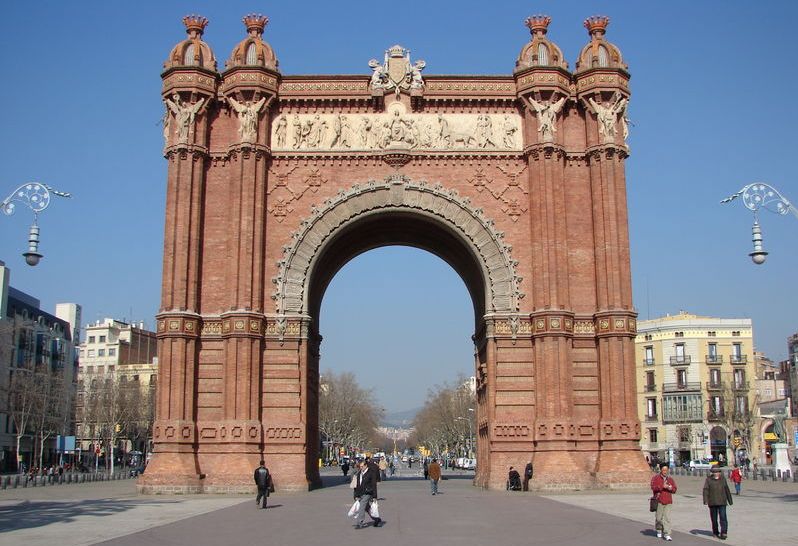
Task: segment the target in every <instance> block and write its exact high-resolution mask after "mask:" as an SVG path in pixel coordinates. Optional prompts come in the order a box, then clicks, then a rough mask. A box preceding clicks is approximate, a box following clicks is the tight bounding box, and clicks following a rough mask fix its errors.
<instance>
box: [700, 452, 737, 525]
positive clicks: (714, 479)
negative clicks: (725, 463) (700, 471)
mask: <svg viewBox="0 0 798 546" xmlns="http://www.w3.org/2000/svg"><path fill="white" fill-rule="evenodd" d="M704 504H705V505H706V506H709V519H710V521H711V522H712V534H713V535H715V537H716V538H719V539H721V540H726V532H727V531H728V530H729V521H728V519H727V518H726V506H727V505H729V506H731V505H732V504H734V500H733V499H732V494H731V491H730V490H729V482H727V481H726V478H725V477H724V476H723V472H721V470H720V468H718V467H717V466H713V467H712V471H711V472H710V473H709V476H707V479H706V481H705V482H704ZM718 520H720V528H718Z"/></svg>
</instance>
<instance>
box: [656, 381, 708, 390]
mask: <svg viewBox="0 0 798 546" xmlns="http://www.w3.org/2000/svg"><path fill="white" fill-rule="evenodd" d="M700 390H701V382H700V381H688V382H686V383H663V385H662V392H682V391H700Z"/></svg>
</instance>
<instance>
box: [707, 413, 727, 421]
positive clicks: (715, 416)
mask: <svg viewBox="0 0 798 546" xmlns="http://www.w3.org/2000/svg"><path fill="white" fill-rule="evenodd" d="M725 418H726V413H725V412H723V411H711V410H710V411H708V412H707V421H709V422H710V423H717V422H719V421H723V420H724V419H725Z"/></svg>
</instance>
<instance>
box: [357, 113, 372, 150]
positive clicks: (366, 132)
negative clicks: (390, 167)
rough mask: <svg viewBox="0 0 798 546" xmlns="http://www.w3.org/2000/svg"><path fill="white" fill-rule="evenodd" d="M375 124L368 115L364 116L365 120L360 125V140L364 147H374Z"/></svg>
mask: <svg viewBox="0 0 798 546" xmlns="http://www.w3.org/2000/svg"><path fill="white" fill-rule="evenodd" d="M374 137H375V135H374V124H372V122H371V119H369V117H368V116H363V121H362V123H361V125H360V142H361V143H362V144H363V147H364V148H367V149H371V148H373V147H374V140H375V138H374Z"/></svg>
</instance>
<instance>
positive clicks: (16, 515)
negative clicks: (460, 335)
mask: <svg viewBox="0 0 798 546" xmlns="http://www.w3.org/2000/svg"><path fill="white" fill-rule="evenodd" d="M415 470H416V469H412V471H408V470H407V469H404V470H403V471H402V473H401V475H400V476H399V477H397V479H393V480H388V481H386V482H383V483H381V484H380V489H379V493H380V497H381V499H384V500H381V501H380V505H381V511H382V515H383V519H384V520H385V526H383V527H382V528H379V529H375V528H373V527H367V528H365V529H360V530H356V529H354V528H353V527H352V520H350V519H348V518H347V517H346V512H347V510H348V508H349V506H350V505H351V499H352V493H351V490H350V489H349V488H348V487H347V484H346V483H345V482H344V479H343V478H342V477H341V476H339V475H338V474H334V473H332V472H327V473H325V474H326V475H325V477H324V479H325V483H326V484H327V487H325V488H324V489H321V490H318V491H313V492H311V493H297V494H277V495H274V496H273V497H271V499H270V508H269V509H267V510H262V509H258V508H257V507H256V506H255V503H254V497H243V496H233V497H222V496H210V495H198V496H186V497H181V496H138V495H137V494H136V492H135V484H134V482H133V481H118V482H104V483H96V484H86V485H64V486H56V487H38V488H35V489H18V490H6V491H0V544H9V545H10V544H25V545H45V544H46V545H53V544H57V545H58V546H69V545H73V544H97V543H104V544H109V545H114V546H124V545H140V544H169V545H181V544H185V545H191V546H198V545H203V544H224V545H225V546H234V545H239V544H240V545H247V546H251V545H255V544H274V545H280V546H282V545H286V546H290V545H302V546H306V545H317V544H318V545H322V544H324V545H328V544H330V543H331V542H333V543H344V544H347V545H353V546H356V545H360V544H380V545H386V546H392V545H402V546H407V545H408V544H430V543H434V544H435V545H436V546H438V545H442V546H446V545H459V546H463V545H466V546H468V545H486V544H490V543H491V542H492V541H494V540H498V541H500V544H501V546H514V545H519V546H520V545H530V544H558V545H570V544H590V545H591V546H602V545H608V546H609V545H613V546H625V545H638V544H643V545H644V544H658V543H659V541H658V540H657V538H656V537H655V536H654V533H653V531H652V530H651V520H652V517H651V514H650V513H649V512H648V511H647V506H648V501H647V498H648V495H647V494H646V493H645V492H636V493H608V492H581V493H569V494H563V495H539V494H523V493H510V492H504V491H482V490H479V489H477V488H475V487H473V486H472V485H471V480H470V476H469V475H451V476H450V478H449V479H447V480H445V481H442V482H441V488H440V489H441V494H440V495H439V496H436V497H433V496H431V495H430V494H429V486H428V483H427V482H425V481H423V480H422V479H421V478H420V477H418V476H417V474H416V471H415ZM677 480H678V484H679V494H678V495H677V496H676V504H675V506H674V514H673V520H674V528H675V532H674V542H673V543H674V544H690V545H702V544H708V541H714V542H719V541H717V540H715V539H713V538H712V537H711V536H710V533H709V531H708V524H709V518H708V517H707V511H706V509H705V508H704V507H703V506H702V504H701V495H700V493H701V491H700V487H701V484H702V483H703V480H702V478H689V477H677ZM744 486H745V488H744V492H743V493H744V494H743V495H742V496H740V497H735V505H734V506H733V507H732V508H731V509H730V512H729V519H730V531H729V539H728V540H727V541H726V543H727V544H735V545H746V546H747V545H751V546H753V545H757V546H758V545H761V544H769V545H798V539H796V538H795V524H794V522H795V520H796V516H798V502H796V501H798V484H792V483H786V484H785V483H778V482H777V483H773V482H753V481H747V482H745V483H744ZM367 519H368V518H367ZM341 541H343V542H341Z"/></svg>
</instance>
